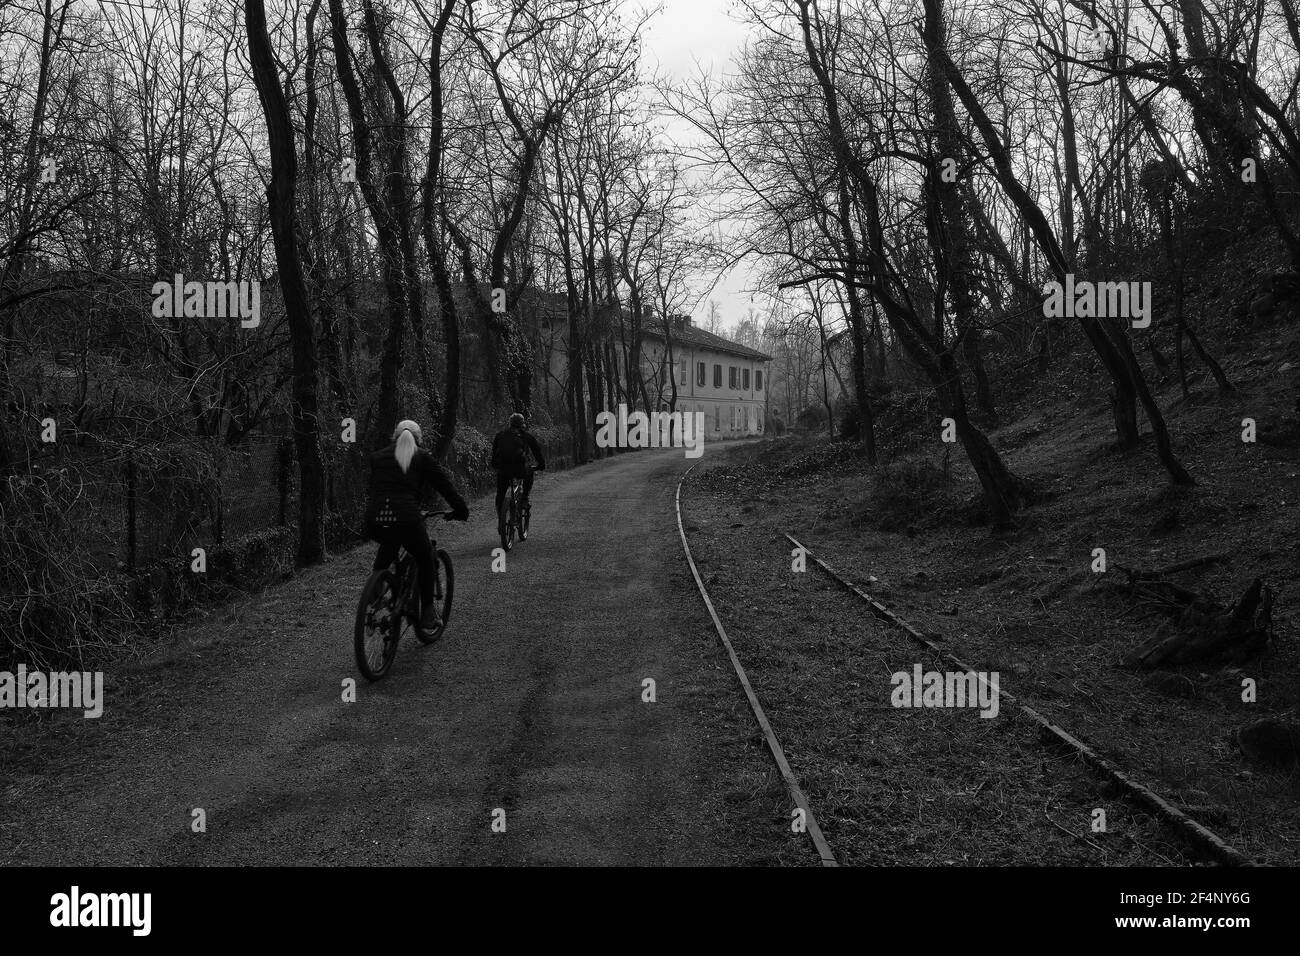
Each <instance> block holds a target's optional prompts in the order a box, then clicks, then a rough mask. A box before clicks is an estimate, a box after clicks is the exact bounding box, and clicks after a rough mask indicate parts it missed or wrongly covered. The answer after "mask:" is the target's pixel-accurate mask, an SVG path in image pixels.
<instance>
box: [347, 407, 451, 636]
mask: <svg viewBox="0 0 1300 956" xmlns="http://www.w3.org/2000/svg"><path fill="white" fill-rule="evenodd" d="M420 437H421V433H420V426H419V425H418V424H416V423H415V422H413V421H410V420H409V419H408V420H406V421H402V422H399V423H398V425H397V429H396V431H394V432H393V439H394V441H393V444H391V445H389V446H388V447H387V448H381V449H380V450H379V451H377V452H374V453H373V454H371V456H370V493H369V496H368V499H367V502H366V536H367V537H369V538H370V539H371V540H373V541H377V542H378V543H379V551H378V553H377V554H376V555H375V565H374V569H375V570H376V571H378V570H379V569H380V568H386V567H388V566H389V565H391V564H392V563H393V562H394V561H395V560H396V559H397V549H398V547H403V548H405V549H406V550H407V551H408V552H410V554H411V555H412V556H413V557H414V558H415V564H416V567H417V568H418V569H419V580H420V604H421V606H422V607H423V609H424V610H423V611H422V612H421V615H420V627H421V628H423V629H424V630H436V629H437V628H438V627H439V626H440V625H441V624H442V617H441V615H440V614H439V612H438V608H437V606H436V604H435V602H434V598H433V584H434V581H433V561H434V556H433V544H432V543H431V542H430V541H429V532H428V530H427V529H426V528H425V527H424V518H423V517H422V516H421V514H420V499H421V496H422V493H423V492H424V491H425V489H426V488H427V487H429V486H432V487H433V490H434V491H436V492H438V494H440V495H442V497H443V498H445V499H447V503H448V504H449V505H451V507H452V511H453V514H452V517H453V518H454V519H455V520H457V521H465V520H467V519H468V518H469V507H468V506H467V505H466V504H465V499H464V498H462V497H461V496H460V492H458V491H457V490H456V486H455V485H454V484H452V481H451V479H450V478H448V477H447V473H446V472H445V471H443V470H442V468H441V467H440V466H439V465H438V462H437V461H436V460H435V459H434V457H433V456H432V455H430V454H429V453H428V452H427V451H424V450H423V449H421V448H420V447H419V445H420Z"/></svg>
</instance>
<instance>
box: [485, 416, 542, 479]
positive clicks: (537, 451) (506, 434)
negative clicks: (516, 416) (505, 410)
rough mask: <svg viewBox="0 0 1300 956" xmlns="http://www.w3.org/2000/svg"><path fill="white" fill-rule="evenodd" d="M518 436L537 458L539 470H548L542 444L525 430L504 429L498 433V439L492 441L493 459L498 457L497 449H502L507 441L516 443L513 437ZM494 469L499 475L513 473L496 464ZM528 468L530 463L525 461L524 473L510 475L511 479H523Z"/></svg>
mask: <svg viewBox="0 0 1300 956" xmlns="http://www.w3.org/2000/svg"><path fill="white" fill-rule="evenodd" d="M516 435H517V436H518V437H519V438H520V439H522V440H523V443H524V447H525V448H527V449H528V451H530V452H531V453H532V455H533V458H535V459H536V460H537V467H538V468H542V469H545V468H546V458H545V457H544V456H543V455H542V446H541V443H539V442H538V441H537V439H536V438H534V437H533V436H532V434H531V433H530V432H527V431H524V430H523V429H516V428H504V429H502V430H501V431H499V432H497V433H496V437H495V438H493V439H492V451H493V457H494V458H495V456H496V452H497V449H498V448H500V447H502V443H503V442H505V441H507V440H510V441H514V440H515V439H514V437H513V436H516ZM493 467H494V468H495V469H496V470H497V472H499V473H509V472H510V471H511V469H510V468H508V467H505V466H503V465H498V464H496V463H495V462H494V463H493ZM527 468H528V462H527V461H525V462H524V471H523V472H522V473H520V474H517V475H516V474H512V475H510V477H511V478H523V477H524V475H525V474H527Z"/></svg>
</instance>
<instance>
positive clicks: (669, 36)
mask: <svg viewBox="0 0 1300 956" xmlns="http://www.w3.org/2000/svg"><path fill="white" fill-rule="evenodd" d="M734 6H735V4H734V0H663V7H664V9H663V10H662V11H661V12H660V13H659V14H657V15H656V16H655V17H654V18H653V19H652V20H651V21H650V26H649V27H648V28H647V29H646V30H645V31H644V32H643V33H642V35H641V36H642V50H643V52H644V55H645V61H646V63H645V65H646V67H647V72H650V71H652V70H655V69H656V68H658V69H662V71H663V72H664V73H666V74H667V75H668V76H669V77H671V78H672V79H674V80H681V79H683V78H685V77H690V76H693V75H695V74H696V73H697V71H698V67H697V65H696V64H697V63H698V64H699V65H700V66H703V67H705V68H706V69H708V70H710V71H711V72H714V73H725V72H727V71H728V70H729V69H730V66H731V60H732V56H733V55H734V54H735V53H737V52H738V51H739V50H740V48H741V47H742V46H743V45H744V43H745V39H746V37H747V36H748V31H749V28H748V27H747V26H744V25H742V24H741V23H739V22H738V21H737V20H735V19H733V18H732V17H731V16H729V15H728V10H729V9H731V8H732V7H734ZM674 135H677V131H676V130H674ZM708 278H709V279H711V278H712V277H711V276H710V277H708ZM751 284H752V279H751V276H750V273H749V270H748V269H745V268H743V267H742V268H740V269H736V270H734V271H733V272H732V273H730V274H729V275H728V276H726V277H725V278H724V279H723V280H722V281H721V282H720V283H719V284H718V286H717V287H716V288H715V289H714V291H713V292H712V293H710V294H709V295H708V296H707V297H705V298H704V299H702V300H701V301H700V302H699V304H698V305H696V307H695V308H694V310H693V312H692V317H693V318H694V319H695V321H696V322H697V323H701V322H703V320H704V317H705V314H706V313H707V311H708V300H709V299H713V300H714V301H716V302H717V303H718V308H719V309H720V310H721V312H722V320H723V323H724V324H725V325H727V326H734V325H735V324H736V323H737V322H738V321H739V320H740V319H742V318H743V317H744V315H745V313H746V311H748V309H749V308H750V307H751V306H753V307H754V308H757V309H760V310H763V309H764V308H765V307H766V297H765V296H754V298H753V301H752V302H751V301H750V293H749V291H748V286H750V285H751Z"/></svg>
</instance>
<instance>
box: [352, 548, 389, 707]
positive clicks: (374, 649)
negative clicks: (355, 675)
mask: <svg viewBox="0 0 1300 956" xmlns="http://www.w3.org/2000/svg"><path fill="white" fill-rule="evenodd" d="M399 597H400V595H399V594H398V593H397V582H396V579H395V578H394V577H393V573H392V571H390V570H388V569H387V568H382V569H380V570H378V571H375V572H374V573H373V574H371V575H370V578H369V580H367V581H366V586H365V587H364V588H362V590H361V600H360V602H358V604H357V620H356V627H355V628H354V630H353V636H352V643H353V649H354V651H355V652H356V658H357V669H358V670H359V671H361V673H362V675H363V676H364V677H365V678H366V680H372V681H374V680H379V679H380V678H381V677H383V676H384V675H385V674H387V673H388V668H389V667H390V666H391V665H392V663H393V658H394V657H395V656H397V639H398V638H399V637H400V636H401V612H400V609H399V608H398V606H397V604H398V600H399Z"/></svg>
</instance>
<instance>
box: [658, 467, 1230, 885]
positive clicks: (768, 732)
mask: <svg viewBox="0 0 1300 956" xmlns="http://www.w3.org/2000/svg"><path fill="white" fill-rule="evenodd" d="M694 467H695V466H692V467H691V468H690V469H687V471H686V472H685V473H684V474H683V475H682V477H681V479H680V480H679V481H678V484H677V492H676V499H675V503H676V513H677V530H678V534H679V535H680V536H681V542H682V548H683V551H684V552H685V555H686V559H687V562H688V564H689V566H690V569H691V575H692V577H693V578H694V580H695V584H696V587H697V588H698V589H699V592H700V596H701V598H702V599H703V600H704V604H705V607H706V608H707V609H708V612H709V616H710V618H711V619H712V621H713V625H714V628H715V630H716V631H717V632H718V636H719V638H720V639H721V641H722V644H723V646H724V648H725V649H726V651H727V654H728V657H729V658H730V660H731V663H732V667H733V668H734V670H735V672H736V675H737V678H738V679H739V681H740V684H741V686H742V688H743V690H744V692H745V696H746V698H747V700H748V702H749V705H750V709H751V711H752V712H753V714H754V717H755V720H756V721H757V723H758V725H759V728H760V729H761V731H762V733H763V736H764V739H765V741H766V743H767V746H768V749H769V751H770V752H771V753H772V756H773V758H774V760H775V761H776V764H777V767H778V770H779V771H780V773H781V777H782V779H783V780H784V782H785V785H786V788H787V789H788V791H789V793H790V796H791V799H792V800H793V802H794V804H795V806H796V807H797V808H799V810H801V811H803V813H804V815H805V818H806V822H807V832H808V835H809V838H810V839H811V840H812V843H813V846H814V849H815V850H816V852H817V853H818V856H819V857H820V859H821V861H822V864H823V865H825V866H836V865H838V863H837V860H836V857H835V854H834V851H833V850H832V849H831V847H830V845H829V843H828V841H827V840H826V837H825V834H824V833H823V832H822V830H821V828H820V826H819V825H818V824H817V822H816V818H815V815H814V813H813V809H812V807H811V805H810V804H809V801H808V798H807V796H806V794H805V793H804V791H803V790H802V788H801V787H800V786H799V783H798V780H797V778H796V777H795V775H794V772H793V770H792V769H791V767H790V765H789V762H788V760H787V759H786V756H785V752H784V750H783V749H782V747H781V745H780V742H779V741H778V739H777V736H776V732H775V730H774V729H773V727H772V725H771V722H770V721H769V719H768V718H767V715H766V713H765V712H764V710H763V707H762V704H761V702H760V701H759V699H758V696H757V694H756V692H755V691H754V688H753V686H752V684H751V683H750V680H749V678H748V676H747V675H746V673H745V670H744V666H743V665H742V664H741V662H740V659H739V657H738V656H737V654H736V651H735V648H734V646H733V645H732V642H731V639H730V638H729V637H728V635H727V632H726V628H725V627H724V625H723V623H722V621H721V619H720V618H719V616H718V613H717V609H716V608H715V606H714V604H713V600H712V598H711V597H710V596H709V593H708V589H707V588H706V587H705V584H704V579H703V577H702V576H701V574H700V571H699V568H698V567H697V565H696V563H695V560H694V557H693V555H692V553H691V549H690V543H689V541H688V540H687V537H686V530H685V526H684V524H683V522H682V510H681V493H682V487H683V485H684V484H685V481H686V478H687V477H688V476H689V475H690V473H691V471H693V470H694ZM785 537H786V539H787V540H788V541H789V542H790V543H791V544H793V545H794V546H795V547H796V548H800V549H802V550H803V552H804V554H805V556H806V557H807V558H808V559H810V560H811V561H812V563H813V564H814V565H815V566H816V567H817V569H818V570H819V571H821V572H822V573H823V574H825V575H826V576H827V577H828V578H830V579H831V580H832V581H834V582H835V584H836V585H838V586H839V587H840V588H842V589H843V590H845V591H846V592H847V593H849V594H850V595H852V596H853V597H854V598H856V599H857V600H858V601H860V602H861V603H863V604H865V605H866V606H867V608H868V609H869V611H870V612H871V613H872V614H873V615H874V616H875V617H877V618H879V619H880V620H882V621H885V622H886V623H887V624H889V625H890V626H891V627H893V628H895V629H897V630H899V631H901V632H903V633H904V634H905V635H906V636H907V638H908V639H909V640H910V641H912V642H914V643H915V644H917V645H919V646H921V647H923V648H924V649H925V650H926V651H927V652H929V653H930V654H933V655H934V656H935V657H936V658H937V659H939V660H942V661H945V662H947V663H948V664H949V665H951V666H952V667H953V668H955V669H956V670H959V671H962V672H970V673H974V674H975V675H976V676H977V679H978V680H979V681H980V682H981V683H985V678H984V676H983V674H984V671H982V670H981V669H979V668H976V667H972V666H970V665H969V664H967V663H966V662H965V661H963V660H961V659H960V658H958V657H956V656H955V655H954V654H952V653H951V652H950V651H948V650H946V649H945V648H943V647H941V646H939V645H938V644H936V643H935V642H934V641H932V640H931V639H929V638H927V637H926V636H925V635H924V634H923V633H921V632H920V631H919V630H918V629H917V628H915V627H914V626H912V625H911V624H910V623H908V622H907V621H906V620H905V619H904V618H902V617H901V616H900V615H898V614H897V613H896V612H895V611H893V610H891V609H890V608H888V607H886V606H885V605H884V604H883V603H881V602H880V601H879V600H877V599H876V598H874V597H872V596H871V595H870V594H868V593H867V592H866V591H864V590H863V589H862V588H860V587H858V586H857V585H855V584H853V583H852V582H851V581H849V580H848V579H847V578H846V577H845V576H844V575H843V574H841V573H840V572H839V571H837V570H835V569H834V568H833V567H831V566H830V565H829V564H828V563H827V562H826V561H824V560H823V559H822V558H820V557H818V556H817V555H814V554H813V553H812V551H811V549H809V548H808V547H807V546H806V545H804V544H802V543H800V542H799V540H798V539H796V538H795V537H794V536H793V535H791V534H789V533H785ZM995 690H996V693H997V694H998V696H999V697H1000V699H1001V700H1003V701H1005V702H1006V703H1009V704H1012V705H1013V706H1014V707H1016V708H1017V709H1018V711H1019V712H1020V713H1021V714H1023V715H1024V716H1025V717H1027V718H1028V719H1029V720H1030V721H1031V722H1032V723H1033V724H1034V725H1036V726H1037V727H1038V728H1039V731H1040V737H1041V738H1042V739H1045V740H1050V741H1052V742H1053V743H1054V744H1058V745H1060V746H1061V747H1064V748H1067V749H1068V752H1070V753H1073V754H1074V755H1075V756H1077V757H1078V759H1079V760H1081V761H1082V762H1083V763H1085V764H1086V765H1087V766H1088V767H1089V768H1090V769H1091V770H1093V771H1094V772H1095V773H1097V774H1100V775H1101V776H1103V777H1104V778H1106V779H1107V780H1108V781H1110V782H1111V783H1112V784H1113V785H1115V786H1116V787H1117V788H1119V791H1120V792H1121V793H1122V794H1123V795H1124V796H1125V797H1126V798H1127V799H1129V800H1130V801H1131V802H1133V803H1135V804H1137V805H1140V806H1142V807H1144V808H1146V809H1147V810H1150V811H1151V812H1152V813H1154V814H1155V815H1156V817H1157V818H1158V819H1159V820H1160V821H1161V822H1162V823H1164V824H1165V825H1166V826H1167V827H1168V828H1169V829H1170V830H1172V831H1173V832H1174V833H1176V834H1177V835H1178V836H1179V838H1180V839H1181V840H1182V841H1183V842H1184V843H1185V844H1186V845H1187V846H1188V847H1189V848H1191V849H1192V850H1194V851H1195V852H1196V853H1198V854H1199V855H1202V856H1204V857H1207V858H1209V859H1211V860H1213V861H1215V862H1217V863H1219V864H1222V865H1227V866H1254V865H1256V864H1255V862H1254V861H1253V860H1251V859H1250V858H1249V857H1247V856H1246V855H1245V854H1243V853H1242V852H1240V851H1239V850H1237V849H1236V848H1234V847H1232V846H1231V845H1230V844H1229V843H1228V842H1227V841H1226V840H1224V839H1223V838H1222V837H1221V836H1219V835H1218V834H1217V833H1215V832H1214V831H1213V830H1211V829H1210V828H1209V827H1207V826H1205V825H1204V824H1202V823H1200V822H1199V821H1197V820H1195V819H1194V818H1193V817H1191V816H1190V815H1189V814H1187V813H1186V812H1185V811H1183V810H1182V809H1180V808H1179V807H1177V806H1176V805H1175V804H1174V803H1172V802H1171V801H1169V800H1167V799H1165V798H1164V797H1162V796H1160V795H1159V794H1158V793H1156V792H1155V791H1153V790H1152V789H1151V788H1149V787H1147V786H1145V785H1144V784H1142V783H1141V782H1140V781H1138V780H1137V779H1136V778H1135V777H1134V776H1133V775H1132V774H1131V773H1129V772H1127V771H1125V770H1124V769H1122V768H1120V767H1119V766H1117V765H1116V764H1115V763H1114V762H1112V761H1111V760H1109V759H1107V758H1106V757H1104V756H1102V755H1101V754H1100V753H1098V752H1097V750H1096V749H1095V748H1094V747H1092V746H1090V745H1089V744H1087V743H1086V742H1084V741H1083V740H1082V739H1080V738H1079V737H1078V736H1077V735H1075V734H1072V733H1070V732H1069V731H1068V730H1066V729H1065V728H1063V727H1062V726H1060V725H1059V724H1058V723H1056V722H1055V721H1053V720H1051V719H1049V718H1048V717H1046V716H1044V714H1043V713H1042V712H1040V710H1039V709H1036V708H1035V707H1032V706H1030V705H1029V704H1028V703H1026V702H1025V701H1024V700H1021V699H1020V698H1018V697H1017V696H1014V695H1012V694H1010V693H1008V692H1007V691H1006V690H1005V689H1004V688H1002V687H997V688H995Z"/></svg>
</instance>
